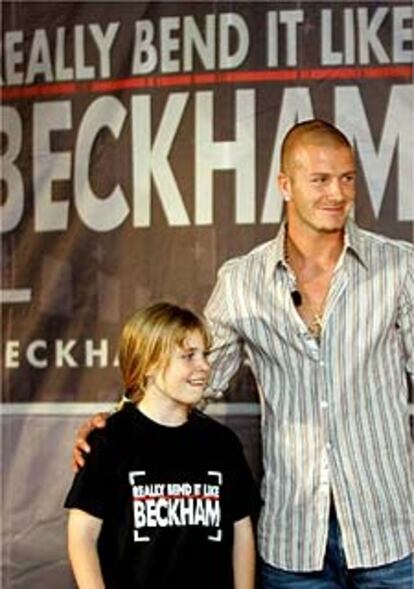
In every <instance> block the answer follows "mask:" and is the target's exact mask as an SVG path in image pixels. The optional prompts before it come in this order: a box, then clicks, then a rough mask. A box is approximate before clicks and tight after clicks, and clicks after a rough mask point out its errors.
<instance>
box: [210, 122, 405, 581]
mask: <svg viewBox="0 0 414 589" xmlns="http://www.w3.org/2000/svg"><path fill="white" fill-rule="evenodd" d="M355 177H356V170H355V161H354V154H353V151H352V148H351V145H350V144H349V142H348V140H347V139H346V137H345V136H344V135H343V134H342V133H341V132H340V131H339V130H338V129H336V128H335V127H333V126H332V125H330V124H328V123H326V122H324V121H319V120H312V121H306V122H304V123H300V124H298V125H295V127H293V128H292V129H291V130H290V131H289V133H288V134H287V136H286V138H285V140H284V142H283V145H282V151H281V172H280V174H279V177H278V183H279V188H280V191H281V193H282V195H283V198H284V200H285V202H286V220H285V223H284V224H283V225H282V227H281V229H280V231H279V233H278V235H277V237H276V239H274V240H273V241H271V242H268V243H265V244H262V245H260V246H259V247H257V248H256V249H254V250H253V251H251V252H250V253H248V254H247V255H245V256H242V257H239V258H235V259H233V260H230V261H229V262H227V263H226V264H225V265H224V266H223V268H222V269H221V271H220V272H219V278H218V282H217V285H216V287H215V289H214V291H213V294H212V296H211V298H210V300H209V302H208V304H207V307H206V316H207V318H208V320H209V322H210V324H211V327H212V331H213V336H214V353H213V355H212V362H213V375H212V379H211V387H212V388H213V389H223V388H225V387H226V385H227V383H228V381H229V379H230V377H231V376H232V375H233V374H234V372H235V371H236V370H237V368H238V367H239V366H240V364H241V362H242V361H243V360H244V359H245V358H246V357H247V358H248V361H249V363H250V366H251V368H252V371H253V374H254V375H255V378H256V381H257V384H258V388H259V392H260V396H261V402H262V436H263V458H264V478H263V484H262V491H263V497H264V507H263V510H262V515H261V518H260V522H259V531H258V538H259V551H260V555H261V557H262V561H263V562H262V582H263V587H264V589H274V588H279V587H280V588H282V587H292V588H293V587H294V588H296V587H297V588H299V587H306V588H313V587H315V588H320V589H323V588H324V587H326V588H328V587H329V588H331V587H338V588H339V587H356V588H368V587H370V588H373V587H398V588H400V589H411V588H412V584H413V567H412V561H411V550H412V520H411V517H412V511H413V510H412V501H413V499H412V496H413V493H412V481H411V464H410V443H411V442H410V433H409V421H408V419H409V418H408V389H409V387H410V386H412V385H413V381H414V247H413V246H412V245H410V244H408V243H404V242H397V241H393V240H391V239H388V238H385V237H383V236H378V235H374V234H372V233H368V232H365V231H362V230H361V229H359V228H358V227H357V226H356V225H355V224H354V223H353V222H352V221H351V220H350V219H349V213H350V211H351V208H352V205H353V203H354V198H355Z"/></svg>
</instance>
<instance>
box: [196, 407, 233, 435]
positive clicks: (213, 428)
mask: <svg viewBox="0 0 414 589" xmlns="http://www.w3.org/2000/svg"><path fill="white" fill-rule="evenodd" d="M191 419H192V422H193V424H194V427H196V428H198V429H199V431H200V432H203V431H204V432H205V435H206V436H209V439H210V440H211V439H213V438H212V436H215V437H216V439H217V440H218V441H219V442H226V443H229V442H231V443H233V444H240V440H239V438H238V437H237V435H236V434H235V433H234V431H233V430H231V429H230V428H229V427H228V426H227V425H224V424H223V423H220V422H219V421H217V420H216V419H213V418H212V417H210V416H209V415H207V414H206V413H204V412H203V411H199V410H198V409H195V410H194V411H193V412H192V415H191Z"/></svg>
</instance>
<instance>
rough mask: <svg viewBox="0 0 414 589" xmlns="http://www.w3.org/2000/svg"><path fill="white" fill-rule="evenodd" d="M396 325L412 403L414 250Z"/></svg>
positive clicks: (413, 389)
mask: <svg viewBox="0 0 414 589" xmlns="http://www.w3.org/2000/svg"><path fill="white" fill-rule="evenodd" d="M397 324H398V326H399V329H400V333H401V338H402V343H403V349H404V354H405V366H406V373H407V378H408V382H409V389H410V393H411V402H412V403H413V402H414V249H413V251H412V255H411V257H410V260H409V263H408V271H407V275H406V278H405V281H404V285H403V288H402V291H401V295H400V305H399V309H398V317H397Z"/></svg>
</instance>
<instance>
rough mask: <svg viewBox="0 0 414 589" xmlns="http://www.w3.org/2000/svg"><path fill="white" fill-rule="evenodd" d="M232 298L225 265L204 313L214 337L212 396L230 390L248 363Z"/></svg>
mask: <svg viewBox="0 0 414 589" xmlns="http://www.w3.org/2000/svg"><path fill="white" fill-rule="evenodd" d="M230 296H231V284H230V277H229V274H228V271H227V267H226V265H225V266H224V267H223V268H222V269H221V270H220V271H219V275H218V280H217V283H216V286H215V287H214V289H213V292H212V294H211V296H210V299H209V300H208V302H207V305H206V307H205V310H204V315H205V317H206V319H207V322H208V324H209V328H210V331H211V334H212V337H213V343H212V349H211V353H210V356H209V360H210V362H211V374H210V380H209V387H208V388H209V389H210V391H211V396H215V394H217V391H224V390H225V389H227V387H228V384H229V381H230V379H231V377H232V376H233V375H234V374H235V372H236V371H237V370H238V368H239V367H240V365H241V364H242V362H243V360H244V349H243V341H242V339H241V337H240V335H239V334H238V333H237V331H236V326H235V325H234V318H233V317H232V313H231V308H232V304H231V300H230ZM207 396H209V392H207Z"/></svg>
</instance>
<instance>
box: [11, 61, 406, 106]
mask: <svg viewBox="0 0 414 589" xmlns="http://www.w3.org/2000/svg"><path fill="white" fill-rule="evenodd" d="M412 76H413V66H412V65H401V66H384V67H338V68H315V69H303V70H261V71H237V72H209V73H203V74H180V75H163V76H142V77H133V78H123V79H119V80H95V81H92V82H63V83H49V84H34V85H32V86H10V87H8V88H7V87H6V88H0V98H1V99H3V100H7V99H20V98H33V97H42V96H57V95H69V94H76V93H78V92H86V93H99V92H108V91H114V90H115V91H116V90H133V89H136V88H165V87H173V86H205V85H218V84H234V83H241V84H243V83H249V82H286V81H290V82H295V81H302V80H352V79H361V78H369V79H373V78H410V79H411V78H412Z"/></svg>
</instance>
